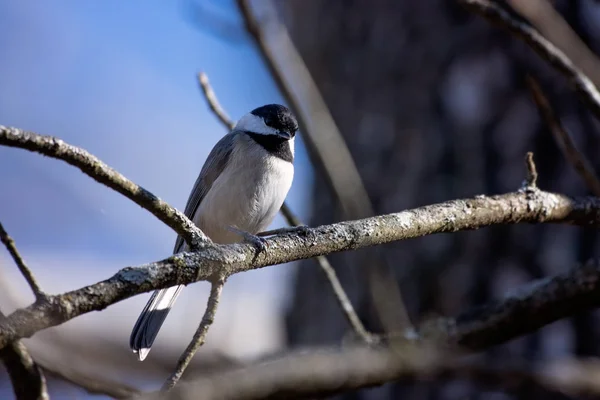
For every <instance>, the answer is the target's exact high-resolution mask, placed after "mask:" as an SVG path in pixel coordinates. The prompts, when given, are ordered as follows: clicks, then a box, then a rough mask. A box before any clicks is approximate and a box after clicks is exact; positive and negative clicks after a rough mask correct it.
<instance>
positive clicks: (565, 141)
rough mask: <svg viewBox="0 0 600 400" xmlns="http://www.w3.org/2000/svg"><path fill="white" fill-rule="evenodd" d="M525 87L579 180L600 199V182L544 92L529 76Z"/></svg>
mask: <svg viewBox="0 0 600 400" xmlns="http://www.w3.org/2000/svg"><path fill="white" fill-rule="evenodd" d="M527 85H528V87H529V90H530V92H531V96H532V97H533V100H534V102H535V105H536V106H537V108H538V111H539V113H540V115H541V116H542V118H543V119H544V121H545V122H546V125H548V129H549V130H550V132H552V136H554V140H555V141H556V144H557V145H558V147H559V148H560V149H561V151H562V152H563V155H564V156H565V158H566V159H567V161H568V162H569V163H570V164H571V165H572V166H573V168H574V169H575V171H577V173H578V174H579V176H580V177H581V179H583V181H584V182H585V184H586V186H587V187H588V189H589V190H590V192H592V193H593V194H594V196H597V197H600V180H599V179H598V176H597V175H596V172H595V171H594V168H593V167H592V164H591V163H590V162H589V160H588V159H587V157H586V156H585V155H584V154H583V153H582V152H581V151H579V149H577V145H575V142H574V141H573V138H571V135H569V132H567V130H566V129H565V127H564V126H563V125H562V123H561V122H560V119H559V118H558V116H556V114H555V113H554V111H553V110H552V107H551V106H550V102H549V101H548V99H547V98H546V96H544V92H543V91H542V88H541V87H540V85H539V83H538V82H537V81H536V80H535V79H534V78H532V77H531V76H528V77H527Z"/></svg>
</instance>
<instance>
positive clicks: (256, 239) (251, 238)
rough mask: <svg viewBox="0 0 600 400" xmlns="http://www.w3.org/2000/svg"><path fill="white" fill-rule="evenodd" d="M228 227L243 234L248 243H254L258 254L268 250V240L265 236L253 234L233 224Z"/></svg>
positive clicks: (236, 232) (240, 234) (238, 233)
mask: <svg viewBox="0 0 600 400" xmlns="http://www.w3.org/2000/svg"><path fill="white" fill-rule="evenodd" d="M228 229H229V230H230V231H231V232H233V233H235V234H237V235H239V236H241V237H242V238H243V239H244V241H245V242H246V243H250V244H252V245H253V246H254V247H255V248H256V251H257V255H258V254H260V253H263V252H264V251H266V250H267V240H266V239H265V238H262V237H260V236H256V235H253V234H251V233H250V232H246V231H243V230H241V229H238V228H236V227H233V226H230V227H228Z"/></svg>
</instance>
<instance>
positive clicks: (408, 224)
mask: <svg viewBox="0 0 600 400" xmlns="http://www.w3.org/2000/svg"><path fill="white" fill-rule="evenodd" d="M527 222H529V223H564V224H573V225H582V226H599V225H600V199H598V198H593V197H587V198H570V197H567V196H564V195H559V194H553V193H548V192H544V191H541V190H523V191H520V192H516V193H508V194H504V195H499V196H491V197H486V196H476V197H474V198H471V199H464V200H452V201H448V202H445V203H440V204H434V205H429V206H424V207H420V208H416V209H412V210H407V211H402V212H399V213H394V214H388V215H382V216H377V217H371V218H366V219H362V220H356V221H347V222H340V223H336V224H331V225H324V226H320V227H316V228H307V229H306V232H305V233H303V234H302V235H299V234H287V235H280V236H275V237H270V238H267V239H265V241H266V245H267V248H268V249H267V251H265V252H263V253H261V254H260V255H258V256H256V254H255V248H254V246H252V245H251V244H246V243H239V244H230V245H215V244H207V245H206V246H204V247H202V248H200V249H198V250H197V251H195V252H185V253H179V254H175V255H173V256H171V257H169V258H167V259H164V260H162V261H157V262H152V263H149V264H145V265H142V266H138V267H127V268H124V269H122V270H120V271H119V272H117V273H116V274H115V275H114V276H112V277H111V278H109V279H107V280H105V281H101V282H98V283H96V284H93V285H89V286H86V287H83V288H81V289H78V290H74V291H71V292H67V293H65V294H62V295H56V296H48V297H47V299H46V300H44V301H42V302H36V303H34V304H32V305H30V306H28V307H26V308H22V309H19V310H17V311H15V312H14V313H13V314H11V315H9V316H8V317H7V319H6V320H5V321H2V322H0V348H2V347H4V346H6V344H7V343H9V342H11V341H14V340H16V339H20V338H24V337H30V336H31V335H33V334H34V333H35V332H37V331H39V330H42V329H46V328H48V327H51V326H55V325H59V324H62V323H64V322H66V321H69V320H71V319H73V318H75V317H77V316H79V315H81V314H85V313H88V312H91V311H98V310H102V309H104V308H106V307H108V306H109V305H111V304H114V303H116V302H119V301H121V300H124V299H127V298H129V297H132V296H134V295H136V294H140V293H145V292H149V291H151V290H155V289H161V288H166V287H170V286H175V285H178V284H190V283H193V282H197V281H201V280H204V281H211V280H212V279H214V278H215V277H217V276H225V277H228V276H230V275H232V274H235V273H239V272H243V271H249V270H253V269H257V268H261V267H265V266H269V265H275V264H282V263H287V262H291V261H296V260H300V259H306V258H311V257H316V256H319V255H326V254H330V253H333V252H338V251H346V250H354V249H359V248H364V247H368V246H374V245H378V244H383V243H389V242H393V241H397V240H405V239H411V238H416V237H421V236H424V235H430V234H434V233H444V232H456V231H460V230H473V229H478V228H481V227H484V226H490V225H496V224H516V223H527Z"/></svg>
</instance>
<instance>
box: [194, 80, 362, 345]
mask: <svg viewBox="0 0 600 400" xmlns="http://www.w3.org/2000/svg"><path fill="white" fill-rule="evenodd" d="M198 81H199V83H200V88H201V89H202V93H204V97H205V98H206V101H207V102H208V105H209V107H210V109H211V110H212V111H213V112H214V114H215V115H216V116H217V118H218V119H219V120H220V121H221V122H222V123H223V125H225V127H227V128H228V129H231V128H233V126H234V123H233V122H232V121H231V119H230V118H229V117H228V116H227V113H226V112H225V110H223V107H222V106H221V104H220V103H219V100H218V99H217V95H216V94H215V92H214V90H213V89H212V87H211V85H210V82H209V80H208V76H206V74H205V73H204V72H201V73H199V74H198ZM280 211H281V214H282V215H283V217H284V218H285V220H286V221H287V223H288V225H290V226H293V227H298V226H303V225H304V224H303V223H302V221H300V219H299V218H298V217H296V215H294V213H293V212H292V210H291V209H290V207H289V206H288V205H287V203H285V202H284V203H283V205H282V206H281V210H280ZM275 233H277V234H280V233H282V232H281V231H277V232H275V231H273V232H270V231H267V232H261V234H260V235H261V236H268V235H272V234H275ZM316 261H317V263H318V264H319V266H320V267H321V270H323V272H324V273H325V276H326V277H327V279H328V280H329V283H330V285H331V288H332V289H333V293H334V295H335V298H336V300H337V302H338V303H339V305H340V307H341V309H342V311H343V312H344V315H345V316H346V319H347V320H348V322H349V323H350V326H351V327H352V328H353V329H354V331H355V332H356V334H357V335H358V336H359V337H360V338H361V339H362V340H364V341H365V342H367V343H370V342H371V341H372V339H373V335H371V334H370V333H369V332H367V330H366V329H365V327H364V325H363V324H362V322H361V320H360V318H359V317H358V314H357V313H356V311H355V310H354V307H353V306H352V302H351V301H350V298H349V297H348V295H347V294H346V292H345V291H344V288H343V286H342V283H341V282H340V280H339V278H338V276H337V274H336V272H335V269H333V267H332V266H331V264H330V263H329V261H328V260H327V258H325V257H323V256H319V257H317V258H316Z"/></svg>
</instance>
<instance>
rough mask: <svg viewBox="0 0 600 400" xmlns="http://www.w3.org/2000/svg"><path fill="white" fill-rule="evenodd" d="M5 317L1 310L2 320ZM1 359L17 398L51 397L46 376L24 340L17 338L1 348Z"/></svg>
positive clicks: (38, 398)
mask: <svg viewBox="0 0 600 400" xmlns="http://www.w3.org/2000/svg"><path fill="white" fill-rule="evenodd" d="M4 318H6V317H5V316H4V314H3V313H2V312H1V311H0V320H2V319H4ZM0 360H2V362H3V363H4V366H5V367H6V370H7V372H8V376H9V377H10V381H11V383H12V386H13V391H14V393H15V398H16V399H19V400H48V399H49V396H48V387H47V385H46V377H45V376H44V373H43V372H42V370H41V369H40V367H39V366H38V365H37V364H36V363H35V361H34V360H33V358H32V357H31V355H30V354H29V351H27V348H26V347H25V345H24V344H23V342H21V341H20V340H17V341H15V342H13V343H11V344H9V345H8V346H6V347H4V348H3V349H0Z"/></svg>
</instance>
